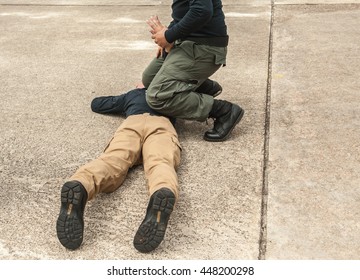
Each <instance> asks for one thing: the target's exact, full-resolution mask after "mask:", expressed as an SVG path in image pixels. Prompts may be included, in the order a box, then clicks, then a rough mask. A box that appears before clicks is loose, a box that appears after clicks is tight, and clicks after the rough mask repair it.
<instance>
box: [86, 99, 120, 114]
mask: <svg viewBox="0 0 360 280" xmlns="http://www.w3.org/2000/svg"><path fill="white" fill-rule="evenodd" d="M91 110H92V111H93V112H95V113H99V114H124V113H125V94H122V95H118V96H101V97H95V98H94V99H93V100H92V101H91Z"/></svg>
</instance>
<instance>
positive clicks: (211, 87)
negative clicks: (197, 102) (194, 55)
mask: <svg viewBox="0 0 360 280" xmlns="http://www.w3.org/2000/svg"><path fill="white" fill-rule="evenodd" d="M195 91H196V92H199V93H203V94H207V95H211V96H212V97H216V96H218V95H219V94H220V93H221V92H222V87H221V85H220V84H219V83H218V82H215V81H212V80H210V79H207V80H206V81H205V82H203V83H202V84H201V85H200V86H199V87H198V88H197V89H196V90H195Z"/></svg>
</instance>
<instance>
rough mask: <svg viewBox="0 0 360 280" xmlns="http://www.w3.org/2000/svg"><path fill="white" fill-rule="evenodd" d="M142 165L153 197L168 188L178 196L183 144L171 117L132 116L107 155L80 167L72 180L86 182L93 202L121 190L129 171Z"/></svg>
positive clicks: (105, 152) (86, 187)
mask: <svg viewBox="0 0 360 280" xmlns="http://www.w3.org/2000/svg"><path fill="white" fill-rule="evenodd" d="M141 163H143V165H144V171H145V177H146V182H147V187H148V191H149V194H150V195H152V194H153V193H154V192H155V191H157V190H159V189H160V188H162V187H166V188H169V189H170V190H171V191H172V192H173V193H174V194H175V197H176V198H177V197H178V195H179V190H178V188H179V187H178V178H177V174H176V169H177V167H178V166H179V163H180V144H179V141H178V136H177V133H176V131H175V129H174V127H173V125H172V124H171V122H170V121H169V119H168V118H165V117H160V116H152V115H150V114H147V113H146V114H142V115H132V116H129V117H128V118H126V119H125V120H124V122H123V123H122V124H121V126H120V127H119V128H118V130H117V131H116V132H115V134H114V137H113V138H112V139H111V141H110V142H109V144H108V146H107V147H106V148H105V150H104V152H103V153H102V154H101V155H100V156H99V157H98V158H97V159H95V160H93V161H91V162H89V163H87V164H85V165H84V166H82V167H80V168H79V169H78V170H77V171H76V172H75V174H74V175H73V176H72V177H71V178H70V180H76V181H79V182H80V183H82V184H83V186H84V187H85V189H86V190H87V192H88V200H91V199H93V198H94V197H95V196H96V195H97V194H98V193H100V192H104V193H110V192H113V191H115V190H116V189H118V188H119V187H120V186H121V184H122V183H123V181H124V180H125V178H126V175H127V173H128V170H129V168H131V167H133V166H134V165H137V164H141Z"/></svg>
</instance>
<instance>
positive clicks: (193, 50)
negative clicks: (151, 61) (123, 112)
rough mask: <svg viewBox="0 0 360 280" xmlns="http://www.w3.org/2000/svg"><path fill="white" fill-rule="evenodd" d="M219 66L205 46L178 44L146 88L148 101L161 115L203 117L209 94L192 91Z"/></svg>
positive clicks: (198, 118)
mask: <svg viewBox="0 0 360 280" xmlns="http://www.w3.org/2000/svg"><path fill="white" fill-rule="evenodd" d="M222 49H224V48H222ZM224 51H225V50H224ZM220 66H221V65H220V64H216V54H214V53H213V52H210V51H209V50H208V49H207V48H206V46H201V45H197V44H195V43H194V42H191V41H185V42H183V43H181V44H180V45H178V46H176V47H175V48H174V49H172V50H171V52H170V53H169V55H168V56H167V58H166V60H165V61H164V63H163V65H162V67H161V69H160V70H159V71H158V73H157V74H156V76H155V78H154V79H153V81H152V83H151V84H150V86H149V87H148V89H147V92H146V97H147V102H148V104H149V105H150V107H152V108H153V109H155V110H157V111H159V112H161V113H163V114H165V115H170V116H173V117H177V118H183V119H190V120H198V121H204V120H206V118H207V117H208V115H209V112H210V110H211V108H212V104H213V100H214V99H213V96H210V95H206V94H199V93H197V92H195V91H196V89H197V88H198V87H199V86H200V85H201V84H203V83H204V82H205V81H206V80H207V78H208V77H209V76H211V75H212V74H214V73H215V72H216V71H217V70H218V69H219V68H220Z"/></svg>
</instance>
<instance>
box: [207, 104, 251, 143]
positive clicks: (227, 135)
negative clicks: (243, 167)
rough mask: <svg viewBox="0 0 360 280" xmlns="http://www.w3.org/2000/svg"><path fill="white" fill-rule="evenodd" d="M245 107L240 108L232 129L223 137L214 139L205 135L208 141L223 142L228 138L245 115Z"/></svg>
mask: <svg viewBox="0 0 360 280" xmlns="http://www.w3.org/2000/svg"><path fill="white" fill-rule="evenodd" d="M244 113H245V111H244V109H242V108H240V113H239V115H238V117H237V118H236V120H235V122H234V124H233V126H232V127H231V129H230V130H229V132H228V133H227V134H226V135H225V136H224V137H223V138H219V139H213V138H208V137H206V136H205V135H204V140H206V141H208V142H223V141H225V140H226V139H228V138H229V136H230V134H231V132H232V131H233V130H234V128H235V126H236V125H237V124H238V123H239V122H240V121H241V119H242V117H243V116H244Z"/></svg>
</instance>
